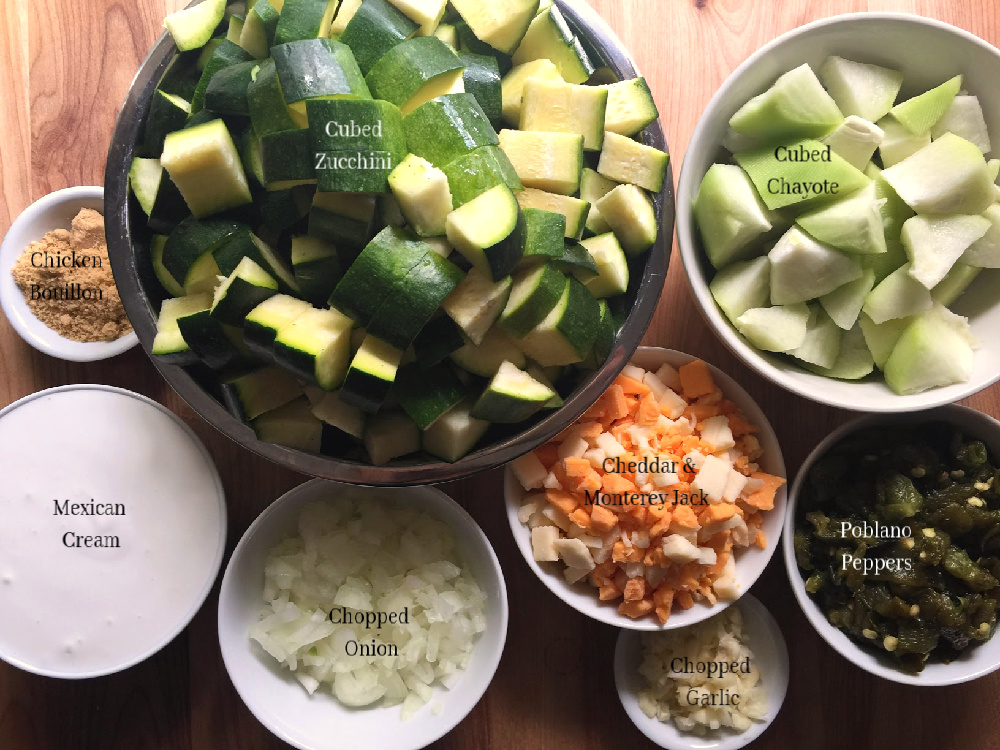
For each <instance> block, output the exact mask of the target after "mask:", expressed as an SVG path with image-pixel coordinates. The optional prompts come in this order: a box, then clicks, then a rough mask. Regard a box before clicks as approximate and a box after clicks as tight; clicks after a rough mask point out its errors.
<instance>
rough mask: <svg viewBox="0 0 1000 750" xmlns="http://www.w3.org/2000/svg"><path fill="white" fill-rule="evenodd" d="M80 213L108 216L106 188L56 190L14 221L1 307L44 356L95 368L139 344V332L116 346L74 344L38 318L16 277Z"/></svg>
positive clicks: (2, 264) (4, 252)
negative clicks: (29, 254) (35, 249)
mask: <svg viewBox="0 0 1000 750" xmlns="http://www.w3.org/2000/svg"><path fill="white" fill-rule="evenodd" d="M81 208H92V209H94V210H95V211H99V212H100V213H102V214H103V213H104V188H101V187H93V186H87V185H83V186H80V187H69V188H64V189H62V190H56V191H55V192H54V193H49V194H48V195H46V196H45V197H44V198H39V199H38V200H37V201H35V202H34V203H32V204H31V205H30V206H28V207H27V208H26V209H24V211H23V212H22V213H21V215H20V216H18V217H17V218H16V219H15V220H14V223H13V224H11V225H10V229H9V230H7V235H6V236H5V237H4V238H3V244H0V307H2V308H3V312H4V315H6V316H7V320H9V321H10V324H11V325H12V326H14V330H15V331H17V332H18V334H19V335H20V336H21V338H22V339H24V340H25V341H26V342H28V343H29V344H30V345H31V346H33V347H35V349H37V350H38V351H40V352H42V353H43V354H48V355H49V356H50V357H56V358H58V359H65V360H68V361H70V362H95V361H97V360H99V359H108V358H110V357H114V356H116V355H118V354H121V353H122V352H125V351H128V350H129V349H131V348H132V347H133V346H135V345H136V344H138V343H139V338H138V337H137V336H136V335H135V331H131V332H129V333H127V334H126V335H124V336H122V337H121V338H120V339H117V340H115V341H73V340H71V339H68V338H65V337H64V336H60V335H59V334H58V333H56V332H55V331H53V330H52V329H51V328H49V327H48V326H47V325H45V324H44V323H42V322H41V321H40V320H39V319H38V318H36V317H35V316H34V314H33V313H32V312H31V309H30V308H29V307H28V304H27V303H26V302H25V301H24V295H22V294H21V290H20V289H18V288H17V284H15V283H14V277H13V276H11V269H12V268H14V264H15V263H17V259H18V258H19V257H21V253H23V252H24V249H25V248H26V247H28V245H30V244H31V243H32V242H36V241H37V240H40V239H42V237H44V236H45V233H46V232H51V231H52V230H53V229H69V228H70V225H71V223H72V221H73V217H74V216H76V215H77V214H78V213H79V212H80V209H81Z"/></svg>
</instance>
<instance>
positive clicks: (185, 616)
mask: <svg viewBox="0 0 1000 750" xmlns="http://www.w3.org/2000/svg"><path fill="white" fill-rule="evenodd" d="M32 425H45V426H51V425H58V426H57V428H56V429H42V430H38V429H32V427H31V426H32ZM81 438H82V439H81ZM0 445H3V446H4V448H3V451H2V454H0V455H2V458H0V471H2V473H3V477H4V480H3V483H2V485H0V517H2V518H3V519H4V523H3V525H2V526H0V580H2V581H3V582H4V583H5V584H11V583H12V582H13V583H14V584H15V585H13V586H9V585H8V586H3V587H2V588H3V589H4V590H3V591H0V612H3V616H2V618H0V660H3V661H6V662H9V663H10V664H12V665H14V666H15V667H18V668H20V669H23V670H26V671H28V672H33V673H35V674H39V675H44V676H46V677H56V678H60V679H74V680H75V679H85V678H91V677H100V676H103V675H108V674H113V673H116V672H120V671H122V670H124V669H127V668H129V667H131V666H133V665H135V664H138V663H139V662H142V661H144V660H145V659H148V658H149V657H150V656H152V655H153V654H155V653H157V652H158V651H160V650H161V649H162V648H164V647H165V646H166V645H167V644H169V643H170V642H171V641H173V640H174V638H176V637H177V635H178V634H179V633H180V632H181V631H182V630H184V628H186V627H187V625H188V623H189V622H190V621H191V618H193V617H194V616H195V614H196V613H197V612H198V611H199V610H200V609H201V606H202V604H204V602H205V599H206V597H207V596H208V594H209V592H210V591H211V590H212V587H213V586H214V585H215V580H216V578H217V577H218V574H219V569H220V567H221V566H222V556H223V552H224V551H225V547H226V497H225V492H224V490H223V487H222V481H221V480H220V479H219V473H218V471H217V470H216V467H215V463H214V462H213V461H212V457H211V455H210V454H209V452H208V451H207V450H206V449H205V446H204V445H203V444H202V442H201V441H200V440H199V439H198V437H197V435H195V433H194V431H193V430H192V429H191V428H190V427H188V426H187V425H186V424H185V423H184V422H183V420H181V419H180V418H179V417H178V416H177V415H176V414H174V413H173V412H171V411H170V410H168V409H167V408H166V407H164V406H162V405H161V404H158V403H156V402H155V401H153V400H151V399H149V398H146V397H145V396H142V395H140V394H138V393H132V392H131V391H127V390H123V389H121V388H113V387H111V386H107V385H95V384H76V385H65V386H61V387H58V388H49V389H48V390H44V391H39V392H38V393H33V394H31V395H30V396H25V397H24V398H22V399H20V400H19V401H16V402H14V403H13V404H10V405H9V406H7V407H6V408H4V409H2V410H0ZM59 498H62V499H66V500H67V501H73V502H77V501H80V502H84V503H85V502H87V501H88V500H90V501H91V502H93V501H94V500H96V502H98V503H101V502H106V503H110V502H115V503H122V504H123V506H124V508H125V512H124V513H123V514H122V515H121V516H120V517H117V518H113V517H108V516H104V515H98V516H96V517H91V518H85V517H81V516H87V515H89V514H86V513H83V514H73V515H72V516H70V517H68V518H62V517H58V516H57V515H55V514H54V513H53V509H52V506H51V505H50V503H51V502H52V499H59ZM25 503H27V504H28V505H25ZM31 505H34V506H36V507H37V508H38V511H35V512H34V513H32V514H30V515H29V514H28V513H26V512H25V511H26V510H27V508H28V507H30V506H31ZM15 519H18V520H19V523H17V525H15ZM65 532H71V533H74V534H78V535H81V536H82V535H87V536H89V535H92V534H93V535H105V534H112V533H113V534H115V535H116V536H117V535H121V544H120V549H110V548H106V549H103V550H97V549H89V550H88V549H76V548H71V547H70V545H68V544H67V543H66V537H65V536H64V533H65ZM79 539H80V536H77V537H76V540H77V542H79ZM22 540H25V541H29V542H30V543H24V542H23V541H22ZM19 581H20V582H21V583H20V585H17V584H18V582H19ZM43 602H58V607H59V612H60V613H61V614H60V615H59V616H57V617H52V616H47V615H46V614H45V613H41V614H40V612H39V610H38V609H37V607H38V606H46V605H45V604H43ZM45 612H46V613H47V612H48V610H45ZM39 617H43V618H44V621H40V620H39V619H38V618H39ZM74 641H76V643H75V644H74ZM63 644H69V645H67V646H65V651H66V653H63V648H62V647H63Z"/></svg>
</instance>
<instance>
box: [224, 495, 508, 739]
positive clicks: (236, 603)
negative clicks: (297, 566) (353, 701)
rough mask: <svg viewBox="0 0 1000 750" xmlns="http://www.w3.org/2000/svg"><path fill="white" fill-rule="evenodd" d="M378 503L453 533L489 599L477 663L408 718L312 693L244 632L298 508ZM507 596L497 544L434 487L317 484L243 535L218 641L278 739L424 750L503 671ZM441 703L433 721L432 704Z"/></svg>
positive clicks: (287, 498) (239, 687) (227, 582)
mask: <svg viewBox="0 0 1000 750" xmlns="http://www.w3.org/2000/svg"><path fill="white" fill-rule="evenodd" d="M345 494H349V495H350V496H352V497H359V496H372V497H380V498H390V499H391V500H394V501H396V502H399V503H402V504H406V505H414V506H418V507H420V508H422V509H423V510H425V511H427V512H429V513H431V514H433V515H434V516H436V517H437V518H439V519H441V520H442V521H444V522H445V523H447V524H448V526H449V527H450V528H451V529H452V530H453V532H454V534H455V539H456V541H457V543H458V547H459V551H460V554H461V555H462V558H463V560H464V561H465V564H466V565H468V567H469V569H470V570H471V571H472V574H473V575H474V576H475V578H476V581H477V582H478V583H479V585H480V587H482V589H483V591H484V592H485V593H486V595H487V597H488V605H487V612H486V620H487V626H486V631H485V632H484V633H482V634H480V636H479V641H478V642H477V643H476V645H475V650H474V652H473V656H472V661H471V662H470V664H469V667H468V669H466V670H465V673H464V674H463V676H462V678H461V680H460V681H459V682H458V684H457V685H455V687H454V688H453V689H451V690H445V689H444V688H441V687H440V686H438V687H435V688H434V693H435V695H434V698H433V699H432V700H431V701H430V703H429V704H428V705H426V706H424V707H423V708H421V709H420V711H418V712H417V714H416V715H415V716H413V717H412V718H410V719H409V720H408V721H401V720H400V717H399V712H400V708H399V706H394V707H391V708H368V709H351V708H347V707H345V706H343V705H342V704H341V703H339V702H338V701H337V699H336V698H335V697H334V696H333V695H332V694H331V693H330V691H329V688H328V687H327V686H323V687H321V688H320V689H319V690H317V691H316V693H315V694H313V695H312V696H310V695H308V694H307V693H306V691H305V689H304V688H303V687H302V685H300V684H299V683H298V681H297V680H296V679H295V678H294V677H293V676H292V674H291V672H289V671H288V670H287V669H285V668H284V667H282V666H281V665H279V664H278V663H277V662H276V661H275V660H274V659H273V658H271V657H270V656H268V655H267V654H266V653H265V652H264V651H263V649H261V648H260V647H259V646H258V645H257V644H256V643H253V642H251V640H250V638H249V636H248V635H247V632H248V630H249V629H250V626H251V625H252V624H253V623H254V622H256V619H257V613H258V612H259V610H260V607H261V605H262V604H263V601H262V599H261V592H262V591H263V586H264V562H265V560H266V559H267V555H268V553H269V552H270V550H271V548H272V547H273V546H274V545H275V544H277V543H278V542H279V541H281V540H282V539H284V538H286V537H287V536H288V535H289V534H290V533H291V532H293V531H294V530H295V528H296V522H297V519H298V516H299V511H300V510H301V509H302V507H303V506H304V505H306V504H308V503H311V502H314V501H316V500H323V499H335V498H336V497H338V496H343V495H345ZM507 618H508V608H507V589H506V587H505V585H504V579H503V572H502V571H501V569H500V562H499V560H497V556H496V553H494V551H493V547H492V546H490V542H489V540H488V539H487V538H486V535H485V534H484V533H483V531H482V529H480V528H479V526H478V525H477V524H476V522H475V521H474V520H473V519H472V516H470V515H469V514H468V513H467V512H466V511H465V510H464V509H463V508H462V506H460V505H459V504H458V503H456V502H455V501H454V500H452V499H451V498H450V497H448V496H447V495H445V494H444V493H443V492H442V491H441V490H439V489H437V488H435V487H428V486H418V487H396V488H390V487H385V488H376V487H360V486H353V485H348V484H342V483H340V482H331V481H327V480H322V479H313V480H311V481H309V482H306V483H305V484H301V485H299V486H298V487H296V488H295V489H293V490H291V491H289V492H287V493H285V494H284V495H282V496H281V497H280V498H278V499H277V500H276V501H275V502H274V503H272V504H271V506H270V507H269V508H268V509H267V510H265V511H264V512H263V513H262V514H261V515H260V516H259V517H258V518H257V520H256V521H254V522H253V523H252V524H251V525H250V528H249V529H247V531H246V533H245V534H244V535H243V538H242V539H240V543H239V544H238V545H237V546H236V549H235V551H234V552H233V556H232V558H231V559H230V561H229V566H228V567H227V568H226V573H225V576H224V577H223V579H222V590H221V592H220V595H219V643H220V645H221V647H222V658H223V661H224V662H225V665H226V670H227V671H228V672H229V677H230V679H231V680H232V681H233V685H234V686H235V687H236V692H238V693H239V695H240V698H242V699H243V702H244V703H245V704H246V705H247V708H249V709H250V711H251V712H252V713H253V715H254V716H256V717H257V719H258V720H259V721H260V722H261V723H262V724H263V725H264V726H265V727H267V728H268V729H269V730H271V731H272V732H273V733H274V734H275V735H276V736H278V737H280V738H281V739H282V740H284V741H285V742H287V743H289V744H291V745H293V746H295V747H297V748H300V749H301V750H356V749H357V748H360V747H363V748H365V749H366V750H418V748H422V747H425V746H426V745H429V744H430V743H431V742H434V741H435V740H437V739H439V738H440V737H442V736H444V735H445V734H447V733H448V732H449V731H451V730H452V729H453V728H454V727H455V726H456V725H457V724H458V723H459V722H460V721H462V719H464V718H465V717H466V716H467V715H468V713H469V712H470V711H472V709H473V708H474V707H475V705H476V704H477V703H478V702H479V699H480V698H481V697H482V696H483V693H485V692H486V688H487V687H489V684H490V682H491V680H492V679H493V675H494V674H495V673H496V670H497V667H498V666H499V664H500V656H501V654H502V653H503V648H504V643H505V641H506V638H507ZM438 702H439V703H441V704H442V705H443V710H442V711H441V713H440V714H435V713H434V712H433V710H432V707H433V705H434V704H435V703H438Z"/></svg>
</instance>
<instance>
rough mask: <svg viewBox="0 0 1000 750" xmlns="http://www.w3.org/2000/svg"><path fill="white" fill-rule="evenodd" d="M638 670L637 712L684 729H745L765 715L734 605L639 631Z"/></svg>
mask: <svg viewBox="0 0 1000 750" xmlns="http://www.w3.org/2000/svg"><path fill="white" fill-rule="evenodd" d="M639 674H640V675H641V676H642V677H643V678H645V681H646V687H644V688H643V689H642V690H641V691H640V693H639V707H640V708H641V709H642V711H643V713H645V714H646V715H647V716H648V717H650V718H651V719H658V720H659V721H673V722H674V725H675V726H676V727H677V728H678V729H680V730H681V731H684V732H693V733H694V734H697V735H705V734H708V733H709V732H711V731H714V730H718V729H721V728H723V727H727V728H731V729H735V730H736V731H737V732H745V731H746V730H747V729H749V728H750V726H751V725H752V724H753V722H755V721H763V720H764V719H765V718H766V716H767V691H766V690H765V689H764V687H763V685H762V675H761V672H760V669H759V668H758V666H757V664H756V660H755V658H754V654H753V652H752V651H751V650H750V647H749V633H748V632H747V631H746V630H745V629H744V626H743V613H742V612H741V611H740V608H739V605H733V606H731V607H729V608H728V609H726V610H725V611H723V612H720V613H719V614H717V615H715V616H714V617H711V618H709V619H707V620H705V621H704V622H701V623H698V624H697V625H692V626H691V627H687V628H680V629H678V630H667V631H661V632H657V633H643V634H642V664H641V665H640V666H639Z"/></svg>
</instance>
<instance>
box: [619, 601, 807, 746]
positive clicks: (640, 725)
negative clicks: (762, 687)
mask: <svg viewBox="0 0 1000 750" xmlns="http://www.w3.org/2000/svg"><path fill="white" fill-rule="evenodd" d="M738 606H739V607H740V608H741V611H742V613H743V617H744V623H745V625H744V627H746V628H748V629H750V628H752V627H753V624H754V623H755V624H756V625H757V626H758V627H759V628H761V630H763V631H765V632H766V633H767V634H768V635H769V636H770V640H769V643H768V644H765V648H767V649H768V651H769V650H770V648H769V647H773V649H774V656H775V657H776V661H775V663H773V664H769V665H768V666H770V667H773V670H771V673H772V674H776V675H777V682H778V685H777V690H775V689H774V688H775V686H774V685H773V684H772V682H771V681H768V680H773V677H770V678H769V677H766V676H765V677H764V678H763V679H764V680H765V684H766V689H767V699H768V711H767V718H766V719H765V720H764V721H760V722H757V721H755V722H754V723H753V724H751V726H750V728H749V729H747V731H745V732H742V733H739V734H737V733H725V734H716V735H708V736H705V737H699V736H698V735H695V734H688V733H683V732H681V731H680V730H679V729H677V728H676V727H674V725H673V724H668V723H666V722H661V721H658V720H657V719H650V718H649V717H648V716H646V715H645V714H644V713H642V710H641V709H638V706H637V705H635V704H633V706H632V708H631V709H630V707H629V706H628V705H627V704H628V703H631V701H630V700H627V698H626V696H628V697H629V698H631V697H633V696H634V694H633V692H632V691H631V690H629V689H628V684H627V683H628V676H627V675H626V672H625V670H626V669H628V668H629V667H631V666H632V665H630V664H627V663H626V657H627V656H628V649H629V648H630V647H632V646H633V645H634V639H638V638H639V637H640V636H639V633H638V632H636V631H630V630H622V631H621V632H620V633H619V634H618V639H617V641H616V643H615V689H616V691H617V693H618V700H619V701H621V704H622V707H623V708H624V709H625V713H626V714H627V715H628V717H629V719H631V721H632V723H633V724H635V726H636V728H637V729H638V730H639V731H640V732H642V733H643V734H644V735H645V736H646V737H647V738H649V739H650V740H651V741H652V742H655V743H656V744H657V745H659V746H660V747H663V748H668V749H669V750H696V749H700V748H709V747H710V748H712V750H739V748H742V747H746V746H747V745H749V744H750V743H751V742H753V741H754V740H756V739H757V738H758V737H760V736H761V735H762V734H764V732H766V731H767V729H768V727H770V726H771V724H773V723H774V720H775V719H777V718H778V714H779V713H781V708H782V706H784V704H785V698H786V697H787V696H788V681H789V678H790V673H791V670H790V667H789V658H788V644H787V643H786V642H785V636H784V634H783V633H782V632H781V627H780V626H779V625H778V621H777V620H775V619H774V615H772V614H771V612H770V610H769V609H768V608H767V607H765V606H764V605H763V603H762V602H761V601H760V600H759V599H757V598H756V597H755V596H753V595H752V594H747V595H746V596H743V597H741V598H740V600H739V603H738ZM689 627H697V626H696V625H695V626H689ZM759 635H760V631H758V636H759ZM753 646H754V644H753V643H751V644H750V648H751V649H753ZM756 653H757V654H760V653H761V651H760V650H757V651H756ZM637 711H638V713H637ZM668 735H671V737H669V738H668ZM674 735H676V739H678V742H676V743H672V744H664V743H665V741H666V742H670V740H671V739H673V737H672V736H674ZM681 742H683V744H681Z"/></svg>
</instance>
